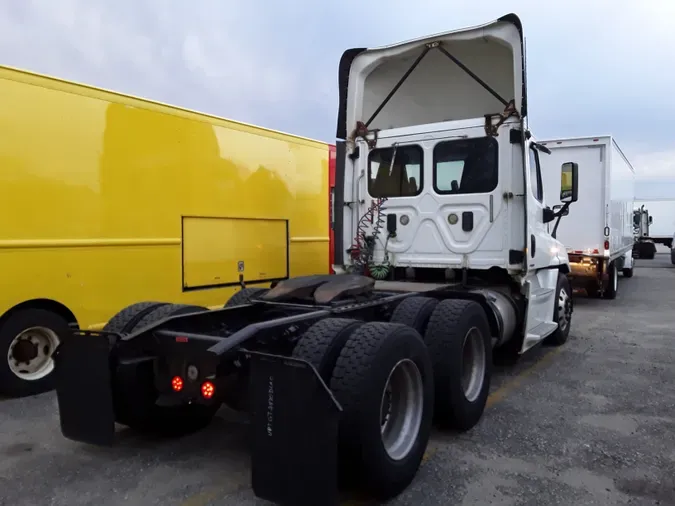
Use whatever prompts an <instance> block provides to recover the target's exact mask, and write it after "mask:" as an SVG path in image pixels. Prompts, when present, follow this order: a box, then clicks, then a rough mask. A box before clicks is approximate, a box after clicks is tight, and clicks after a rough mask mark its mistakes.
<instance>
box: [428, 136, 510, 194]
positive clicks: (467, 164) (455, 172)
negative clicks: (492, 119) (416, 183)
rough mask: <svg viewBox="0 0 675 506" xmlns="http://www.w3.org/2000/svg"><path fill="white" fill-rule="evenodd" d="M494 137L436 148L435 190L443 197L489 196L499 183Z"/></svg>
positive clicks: (466, 140) (444, 143) (496, 147)
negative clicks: (455, 195)
mask: <svg viewBox="0 0 675 506" xmlns="http://www.w3.org/2000/svg"><path fill="white" fill-rule="evenodd" d="M498 147H499V145H498V143H497V141H496V140H495V139H493V138H492V137H479V138H475V139H461V140H452V141H442V142H439V143H438V144H436V146H435V147H434V190H435V191H436V193H438V194H440V195H447V194H460V195H461V194H469V193H490V192H491V191H493V190H494V189H495V188H497V182H498V164H497V161H498Z"/></svg>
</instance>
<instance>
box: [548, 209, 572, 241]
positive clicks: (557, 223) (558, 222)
mask: <svg viewBox="0 0 675 506" xmlns="http://www.w3.org/2000/svg"><path fill="white" fill-rule="evenodd" d="M570 203H571V202H565V204H563V206H562V207H561V208H560V210H559V211H558V212H557V213H555V216H556V218H558V219H557V220H556V222H555V225H554V226H553V232H551V237H553V238H554V239H556V234H557V232H558V225H560V220H561V219H562V217H563V214H564V213H565V211H566V210H567V209H568V208H569V207H570Z"/></svg>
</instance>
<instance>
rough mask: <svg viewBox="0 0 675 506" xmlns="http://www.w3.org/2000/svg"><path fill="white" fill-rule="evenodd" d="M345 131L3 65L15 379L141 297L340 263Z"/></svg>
mask: <svg viewBox="0 0 675 506" xmlns="http://www.w3.org/2000/svg"><path fill="white" fill-rule="evenodd" d="M331 147H332V146H329V145H328V144H326V143H322V142H317V141H313V140H309V139H305V138H301V137H297V136H292V135H288V134H284V133H280V132H275V131H271V130H266V129H263V128H259V127H254V126H250V125H246V124H242V123H237V122H233V121H229V120H225V119H221V118H217V117H214V116H209V115H206V114H201V113H196V112H192V111H188V110H184V109H179V108H176V107H171V106H167V105H164V104H159V103H156V102H151V101H147V100H142V99H139V98H134V97H130V96H126V95H121V94H117V93H113V92H109V91H105V90H101V89H97V88H92V87H89V86H83V85H79V84H75V83H72V82H66V81H63V80H59V79H54V78H50V77H45V76H40V75H37V74H33V73H29V72H25V71H20V70H17V69H11V68H7V67H0V171H2V179H1V180H2V184H1V185H0V266H2V276H0V283H2V288H1V289H0V393H4V394H8V395H25V394H32V393H37V392H41V391H44V390H47V389H49V388H51V386H52V385H51V381H52V378H51V375H52V368H53V363H52V360H51V353H52V351H53V350H54V348H55V347H56V346H57V344H58V343H59V341H60V339H61V338H62V336H64V335H65V334H66V333H67V330H68V326H77V327H79V328H91V327H94V328H100V327H101V326H102V325H103V324H105V323H106V322H107V320H108V319H109V318H111V317H112V316H113V315H114V314H115V312H116V311H117V310H118V309H119V308H120V307H124V306H126V305H128V304H131V303H132V302H136V301H138V300H147V301H153V300H159V301H170V302H173V303H182V304H190V305H197V306H202V307H213V306H218V307H220V306H222V305H223V304H224V303H225V302H226V301H227V300H228V299H229V298H230V297H231V296H232V294H233V293H235V291H237V290H238V289H239V288H240V286H241V283H242V282H243V283H245V284H246V285H247V286H248V285H251V286H260V287H265V286H269V285H270V284H271V283H272V282H274V281H276V280H280V279H285V278H288V277H289V276H298V275H305V274H323V273H327V272H328V269H329V252H328V247H329V242H328V241H329V218H328V205H327V203H328V191H329V190H328V165H329V152H330V149H331Z"/></svg>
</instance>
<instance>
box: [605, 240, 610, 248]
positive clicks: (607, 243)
mask: <svg viewBox="0 0 675 506" xmlns="http://www.w3.org/2000/svg"><path fill="white" fill-rule="evenodd" d="M604 246H605V249H609V241H608V240H605V245H604Z"/></svg>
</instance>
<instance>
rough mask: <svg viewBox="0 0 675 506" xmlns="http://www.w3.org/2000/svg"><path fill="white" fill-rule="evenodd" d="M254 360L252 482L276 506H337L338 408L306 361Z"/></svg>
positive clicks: (262, 357)
mask: <svg viewBox="0 0 675 506" xmlns="http://www.w3.org/2000/svg"><path fill="white" fill-rule="evenodd" d="M246 353H247V354H250V356H251V376H250V378H251V379H250V381H251V385H250V386H251V390H250V392H251V408H252V409H251V415H252V423H253V441H252V445H253V448H252V455H251V460H252V471H251V474H252V476H251V481H252V486H253V491H254V493H255V495H256V496H258V497H260V498H262V499H266V500H268V501H272V502H275V503H277V504H284V505H293V506H317V505H322V506H331V505H336V504H338V477H337V438H338V422H339V414H340V412H341V411H342V408H341V407H340V405H339V403H338V402H337V400H336V399H335V397H333V394H332V393H331V391H330V390H329V388H328V387H327V386H326V384H325V383H324V382H323V380H322V379H321V377H320V376H319V374H318V373H317V372H316V369H314V367H312V366H311V365H310V364H309V363H308V362H306V361H304V360H298V359H295V358H289V357H283V356H277V355H268V354H263V353H258V352H246Z"/></svg>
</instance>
